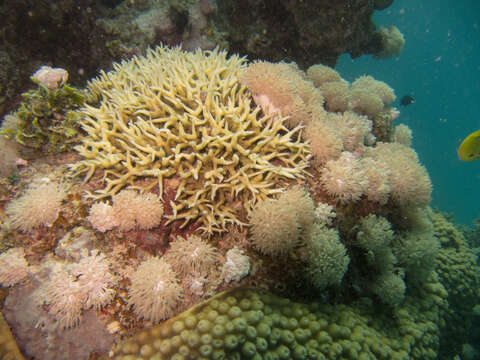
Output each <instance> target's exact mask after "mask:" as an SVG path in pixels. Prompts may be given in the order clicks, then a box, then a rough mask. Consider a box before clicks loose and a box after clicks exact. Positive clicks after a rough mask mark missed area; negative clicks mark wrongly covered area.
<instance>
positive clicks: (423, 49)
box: [336, 0, 480, 224]
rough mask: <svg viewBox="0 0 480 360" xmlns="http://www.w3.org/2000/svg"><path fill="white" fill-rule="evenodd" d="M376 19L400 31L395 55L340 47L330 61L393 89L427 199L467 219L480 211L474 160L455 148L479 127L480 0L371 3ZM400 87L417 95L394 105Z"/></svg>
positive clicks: (479, 170) (350, 74)
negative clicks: (380, 6) (355, 54)
mask: <svg viewBox="0 0 480 360" xmlns="http://www.w3.org/2000/svg"><path fill="white" fill-rule="evenodd" d="M374 21H375V23H376V24H377V25H378V26H380V25H383V26H388V25H391V24H393V25H396V26H397V27H398V28H399V29H400V31H401V32H402V33H403V34H404V36H405V39H406V43H405V46H404V49H403V52H402V53H401V54H400V56H399V57H395V58H391V59H387V60H376V59H373V58H372V57H371V56H362V57H360V58H357V59H354V60H352V59H351V58H350V56H349V55H344V56H342V57H341V59H340V61H339V63H338V65H337V67H336V69H337V70H338V71H339V72H340V74H341V75H342V76H343V78H345V79H347V80H349V81H353V80H354V79H355V78H356V77H358V76H360V75H363V74H369V75H372V76H373V77H375V78H376V79H378V80H382V81H385V82H386V83H387V84H389V85H390V86H391V87H392V88H394V89H395V93H396V95H397V101H396V103H395V104H394V106H396V107H398V108H399V110H400V111H401V114H400V117H399V118H398V119H397V120H396V124H399V123H404V124H406V125H408V126H409V127H410V128H411V129H412V131H413V146H414V148H415V149H416V151H417V152H418V154H419V156H420V160H421V162H422V164H423V165H425V166H426V167H427V169H428V172H429V174H430V177H431V179H432V183H433V196H432V205H433V206H434V207H438V208H439V209H440V210H441V211H444V212H448V213H453V214H454V215H455V219H456V221H458V222H460V223H464V224H470V223H471V222H472V221H473V220H474V219H476V218H478V217H479V216H480V160H478V161H476V162H471V163H467V162H462V161H460V160H459V159H458V156H457V148H458V146H459V145H460V143H461V141H462V140H463V138H464V137H465V136H467V135H468V134H470V133H471V132H473V131H475V130H478V129H480V1H474V0H458V1H452V0H438V1H425V2H422V1H418V0H396V1H395V2H394V3H393V5H392V6H390V7H389V8H387V9H385V10H383V11H376V12H375V15H374ZM405 94H410V95H413V96H414V97H415V100H416V102H415V103H414V104H411V105H409V106H407V107H402V106H400V105H399V100H400V99H401V97H402V96H403V95H405Z"/></svg>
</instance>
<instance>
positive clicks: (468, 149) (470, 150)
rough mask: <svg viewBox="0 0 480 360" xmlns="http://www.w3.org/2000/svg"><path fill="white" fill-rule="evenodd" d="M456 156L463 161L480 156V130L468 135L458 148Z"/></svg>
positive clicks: (473, 159)
mask: <svg viewBox="0 0 480 360" xmlns="http://www.w3.org/2000/svg"><path fill="white" fill-rule="evenodd" d="M458 157H459V158H460V160H463V161H475V160H477V159H478V158H480V130H477V131H475V132H473V133H471V134H470V135H468V136H467V137H466V138H465V140H463V141H462V143H461V144H460V147H459V148H458Z"/></svg>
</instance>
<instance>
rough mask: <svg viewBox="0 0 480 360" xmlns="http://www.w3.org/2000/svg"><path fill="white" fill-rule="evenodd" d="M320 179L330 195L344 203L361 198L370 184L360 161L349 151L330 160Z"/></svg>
mask: <svg viewBox="0 0 480 360" xmlns="http://www.w3.org/2000/svg"><path fill="white" fill-rule="evenodd" d="M320 181H321V183H322V185H323V186H324V188H325V190H326V191H327V193H328V194H329V195H332V196H333V197H335V198H336V199H337V200H339V201H340V202H343V203H346V202H349V201H357V200H359V199H360V197H361V196H362V195H363V194H364V192H365V191H366V189H367V188H368V185H369V182H368V178H367V177H366V174H365V171H364V169H363V167H362V165H361V163H360V161H359V160H357V159H356V158H355V157H354V156H353V155H352V154H351V153H349V152H343V153H342V155H341V157H340V158H339V159H338V160H330V161H328V162H327V163H326V164H325V167H324V168H323V170H322V174H321V176H320Z"/></svg>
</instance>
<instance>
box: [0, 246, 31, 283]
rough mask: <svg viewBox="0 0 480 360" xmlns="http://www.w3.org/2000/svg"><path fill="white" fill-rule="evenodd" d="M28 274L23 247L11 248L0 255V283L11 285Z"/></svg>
mask: <svg viewBox="0 0 480 360" xmlns="http://www.w3.org/2000/svg"><path fill="white" fill-rule="evenodd" d="M27 276H28V263H27V261H26V260H25V254H24V251H23V248H12V249H10V250H8V251H6V252H4V253H2V254H1V255H0V285H2V286H12V285H15V284H17V283H19V282H20V281H22V280H23V279H25V278H26V277H27Z"/></svg>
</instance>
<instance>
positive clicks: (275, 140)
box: [71, 47, 309, 232]
mask: <svg viewBox="0 0 480 360" xmlns="http://www.w3.org/2000/svg"><path fill="white" fill-rule="evenodd" d="M243 63H244V60H243V59H240V58H238V57H237V56H232V57H231V58H229V59H227V58H226V53H225V52H219V51H210V52H202V51H197V52H195V53H186V52H182V51H181V50H180V49H178V48H175V49H167V48H164V47H159V48H157V49H156V50H150V51H149V52H148V54H147V55H146V56H145V57H135V58H134V59H132V60H131V61H128V62H123V63H121V64H116V65H115V66H114V70H113V71H112V72H109V73H102V74H101V76H100V77H99V78H98V79H96V80H94V81H93V82H91V83H90V86H89V87H90V92H91V93H92V97H93V98H97V99H99V100H100V103H99V105H98V106H87V107H85V108H84V109H83V110H82V112H83V114H84V120H83V121H82V128H83V129H84V130H85V131H86V133H87V136H85V137H84V139H83V142H82V144H81V145H79V146H77V147H76V149H77V151H78V152H79V153H80V154H81V155H82V156H83V157H84V159H83V160H81V161H80V162H78V163H76V164H73V165H72V166H71V169H72V172H73V174H82V173H86V179H89V178H90V177H91V176H92V175H93V173H94V172H95V170H97V169H103V170H105V171H104V176H103V180H104V181H105V183H106V187H105V188H104V189H102V190H99V191H97V192H96V193H95V194H92V196H93V197H94V198H102V197H107V196H112V195H114V194H116V193H117V192H118V191H120V190H121V189H122V188H124V187H125V186H127V185H132V184H134V183H135V180H137V179H138V178H140V177H149V178H153V179H154V180H153V181H152V183H151V185H150V186H149V187H150V188H151V187H153V186H155V185H157V184H158V185H159V187H160V195H161V196H163V181H164V179H166V178H171V177H174V176H175V177H177V178H178V179H179V185H178V187H177V188H176V195H175V198H174V200H173V201H172V202H171V203H170V206H171V207H172V211H173V214H171V215H169V217H168V218H169V221H174V220H181V221H182V222H183V223H182V225H186V224H187V223H188V222H189V221H191V220H197V219H198V222H199V224H200V225H201V228H202V229H203V230H205V231H208V232H211V231H222V230H224V229H225V227H226V225H227V224H229V223H237V224H240V223H241V221H240V220H239V219H238V215H237V213H236V212H237V211H236V210H235V208H234V207H233V206H232V204H231V202H232V200H233V197H235V200H236V201H239V202H240V203H241V204H242V205H243V207H244V208H246V209H247V210H250V209H251V207H252V206H253V205H254V204H255V202H256V201H257V200H259V199H265V198H266V197H267V195H269V194H272V193H275V192H277V191H278V189H276V186H278V185H276V184H277V183H278V180H279V179H282V178H290V179H293V178H301V177H303V169H304V168H305V167H306V165H307V156H308V154H309V147H308V145H306V144H304V143H302V142H301V141H300V136H299V132H300V128H299V127H296V128H294V129H292V130H288V129H287V128H286V127H285V126H284V125H283V122H284V120H285V119H283V118H281V117H275V119H274V117H273V115H272V116H260V108H258V107H257V108H255V107H254V106H253V104H252V95H251V93H250V92H248V91H247V90H246V88H245V87H244V86H242V85H241V84H240V83H239V81H238V78H237V74H238V73H239V72H240V71H241V70H242V69H243V68H244V65H243Z"/></svg>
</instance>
